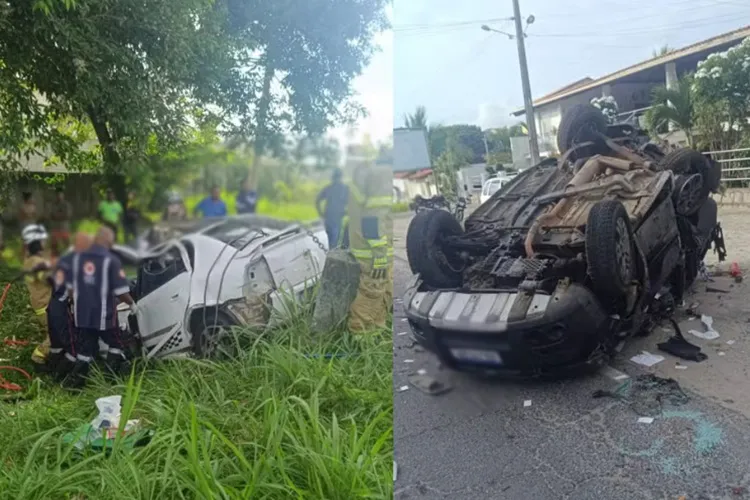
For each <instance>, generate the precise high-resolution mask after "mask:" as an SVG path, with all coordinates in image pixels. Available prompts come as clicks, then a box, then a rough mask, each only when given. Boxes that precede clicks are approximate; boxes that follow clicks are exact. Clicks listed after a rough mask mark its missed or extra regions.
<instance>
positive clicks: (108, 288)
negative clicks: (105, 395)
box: [63, 226, 137, 389]
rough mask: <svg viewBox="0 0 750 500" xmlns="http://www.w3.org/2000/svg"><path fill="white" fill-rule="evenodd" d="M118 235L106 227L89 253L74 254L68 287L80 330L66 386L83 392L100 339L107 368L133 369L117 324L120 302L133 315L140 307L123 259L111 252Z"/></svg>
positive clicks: (113, 369) (95, 240)
mask: <svg viewBox="0 0 750 500" xmlns="http://www.w3.org/2000/svg"><path fill="white" fill-rule="evenodd" d="M114 239H115V234H114V232H113V231H112V230H111V229H110V228H108V227H106V226H102V227H101V228H100V229H99V231H98V232H97V233H96V236H95V238H94V244H93V245H92V246H91V247H90V248H89V249H88V250H87V251H85V252H81V253H77V254H74V255H73V261H72V267H71V272H70V273H69V274H68V273H66V285H67V287H68V291H69V293H71V294H72V297H73V317H74V320H75V321H74V323H75V328H76V330H77V336H76V342H75V350H76V362H75V365H74V367H73V370H72V371H71V373H70V374H69V375H68V376H67V377H66V378H65V380H64V381H63V386H64V387H67V388H70V389H81V388H83V387H84V386H85V385H86V381H87V378H88V374H89V371H90V368H91V363H92V362H93V361H94V358H95V356H96V355H97V353H98V352H99V340H102V341H103V342H104V343H105V344H107V345H108V346H109V352H108V354H107V358H106V365H107V368H108V369H109V371H110V372H112V373H124V372H125V371H127V370H129V362H128V360H127V358H126V356H125V346H124V344H123V341H122V337H121V335H120V326H119V324H118V321H117V303H118V301H120V302H124V303H126V304H128V305H129V306H130V314H135V313H136V312H137V306H136V304H135V301H133V298H132V297H131V296H130V285H129V283H128V280H127V278H126V276H125V271H124V270H123V268H122V264H121V262H120V259H119V258H117V256H116V255H113V254H112V253H111V252H110V249H111V248H112V245H113V244H114Z"/></svg>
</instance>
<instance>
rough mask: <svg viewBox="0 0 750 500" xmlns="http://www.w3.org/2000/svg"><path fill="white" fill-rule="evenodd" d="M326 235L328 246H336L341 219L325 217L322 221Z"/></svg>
mask: <svg viewBox="0 0 750 500" xmlns="http://www.w3.org/2000/svg"><path fill="white" fill-rule="evenodd" d="M323 225H324V226H325V229H326V234H327V235H328V248H338V246H339V236H340V235H341V219H340V218H339V219H326V220H325V222H324V223H323Z"/></svg>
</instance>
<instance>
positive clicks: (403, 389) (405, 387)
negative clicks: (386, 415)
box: [398, 385, 409, 392]
mask: <svg viewBox="0 0 750 500" xmlns="http://www.w3.org/2000/svg"><path fill="white" fill-rule="evenodd" d="M408 390H409V386H408V385H402V386H401V387H399V388H398V392H404V391H408Z"/></svg>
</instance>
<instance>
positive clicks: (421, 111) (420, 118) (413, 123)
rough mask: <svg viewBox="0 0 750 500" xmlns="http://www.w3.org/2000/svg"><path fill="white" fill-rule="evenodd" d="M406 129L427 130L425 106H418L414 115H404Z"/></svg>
mask: <svg viewBox="0 0 750 500" xmlns="http://www.w3.org/2000/svg"><path fill="white" fill-rule="evenodd" d="M404 125H405V126H406V128H421V129H425V130H427V110H426V109H425V107H424V106H417V109H416V111H414V113H413V114H406V115H404Z"/></svg>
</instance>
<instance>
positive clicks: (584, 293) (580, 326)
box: [404, 277, 616, 376]
mask: <svg viewBox="0 0 750 500" xmlns="http://www.w3.org/2000/svg"><path fill="white" fill-rule="evenodd" d="M421 285H422V283H421V280H419V277H417V278H416V279H415V280H414V282H413V284H412V286H411V287H410V288H409V289H408V290H407V292H406V294H405V296H404V307H405V309H406V317H407V318H408V320H409V325H410V326H411V329H412V331H413V333H414V338H415V339H416V340H417V342H419V344H421V345H422V346H423V347H425V348H426V349H428V350H430V351H432V352H433V353H435V354H437V356H438V357H439V358H440V360H441V361H442V362H443V363H444V364H446V365H447V366H449V367H451V368H453V369H456V370H461V371H477V372H484V373H496V374H500V375H503V374H505V375H518V376H534V375H543V374H545V373H547V372H549V373H556V372H558V371H560V370H563V369H565V370H568V369H571V368H574V367H577V366H584V365H590V364H592V363H593V362H594V361H595V360H596V356H597V354H599V353H601V352H602V350H601V349H600V347H601V346H603V345H604V343H605V341H606V340H607V339H608V338H611V336H612V332H613V330H614V329H615V328H616V320H614V319H612V318H611V317H610V316H609V315H608V314H607V313H606V311H605V310H604V309H603V308H602V306H601V304H600V303H599V301H598V300H597V299H596V297H595V296H594V294H593V293H592V292H591V291H590V290H589V289H588V288H586V287H584V286H582V285H579V284H575V283H573V284H566V285H560V286H558V288H557V289H556V290H555V291H554V292H553V293H552V294H551V295H550V294H547V293H543V292H536V293H533V292H519V291H491V292H471V291H470V292H462V291H455V290H442V291H429V292H424V291H419V290H420V287H421Z"/></svg>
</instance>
